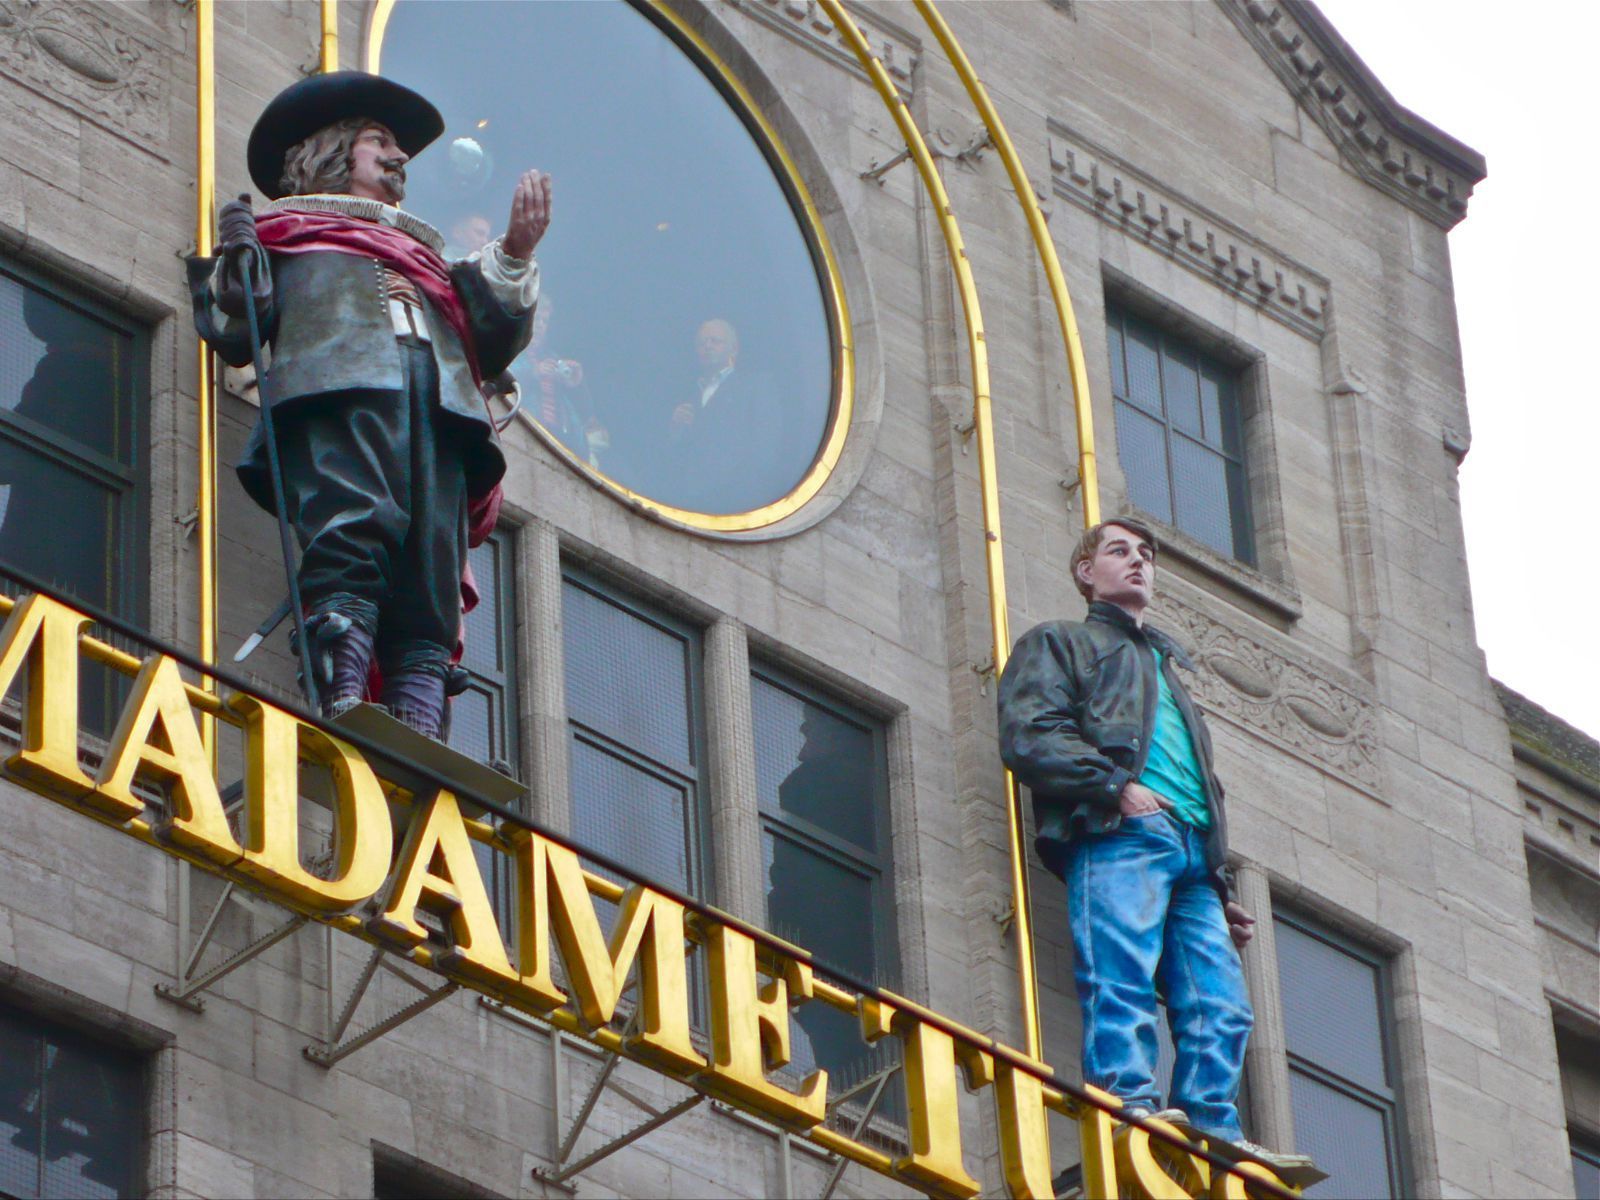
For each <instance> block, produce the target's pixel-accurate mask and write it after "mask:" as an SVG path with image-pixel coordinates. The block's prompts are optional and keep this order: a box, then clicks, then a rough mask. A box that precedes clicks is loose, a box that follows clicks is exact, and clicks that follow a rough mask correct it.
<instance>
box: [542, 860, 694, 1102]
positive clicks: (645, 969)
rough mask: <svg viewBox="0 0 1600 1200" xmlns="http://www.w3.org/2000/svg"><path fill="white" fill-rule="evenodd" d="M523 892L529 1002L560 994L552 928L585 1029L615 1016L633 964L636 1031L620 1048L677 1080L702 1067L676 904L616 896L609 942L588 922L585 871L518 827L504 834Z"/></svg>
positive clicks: (638, 894) (550, 1003)
mask: <svg viewBox="0 0 1600 1200" xmlns="http://www.w3.org/2000/svg"><path fill="white" fill-rule="evenodd" d="M512 842H513V845H514V846H515V848H516V849H515V853H516V857H517V871H518V876H519V879H520V881H521V892H522V929H521V937H520V942H519V948H518V958H519V959H520V960H521V965H522V984H523V986H524V987H525V988H526V989H527V991H528V993H529V994H531V995H532V997H533V999H534V1001H535V1003H536V1004H539V1005H541V1006H543V1007H547V1008H555V1007H556V1006H558V1005H559V1004H561V1003H562V1002H564V1001H565V999H566V997H565V996H564V995H563V994H562V993H561V990H560V989H559V988H557V987H556V986H555V983H554V982H553V980H552V979H551V975H550V929H551V928H552V927H554V930H555V937H556V942H557V944H558V945H559V946H560V947H561V960H562V962H563V963H565V964H566V968H567V977H568V978H569V979H570V980H571V983H572V991H573V993H574V996H575V998H576V1001H577V1005H576V1007H577V1011H578V1015H579V1017H580V1018H581V1019H582V1020H583V1022H584V1024H585V1025H587V1026H589V1028H591V1029H599V1028H600V1027H602V1026H604V1025H606V1024H608V1023H609V1022H610V1020H611V1018H612V1017H613V1016H614V1015H615V1014H616V1011H617V1001H618V1000H620V999H621V998H622V989H623V986H624V984H626V982H627V979H628V970H629V968H630V967H631V966H632V965H633V960H634V959H635V958H636V957H637V958H638V959H639V1003H640V1005H641V1006H642V1011H641V1012H640V1014H639V1020H638V1022H637V1023H636V1024H637V1027H638V1032H637V1033H634V1034H632V1035H630V1037H629V1039H628V1045H629V1047H630V1049H631V1050H632V1051H633V1052H634V1053H635V1054H637V1055H638V1056H639V1057H641V1058H645V1059H649V1060H650V1061H652V1062H654V1063H657V1064H659V1065H661V1066H663V1067H665V1068H667V1069H668V1070H671V1071H674V1072H677V1073H679V1074H682V1073H684V1072H688V1071H695V1070H698V1069H700V1068H701V1067H704V1066H705V1062H706V1060H705V1059H704V1058H702V1057H701V1056H700V1054H699V1052H698V1051H696V1050H695V1048H694V1043H693V1042H692V1041H690V1038H689V979H688V972H687V969H686V968H685V966H684V928H683V906H682V905H681V904H679V903H677V902H676V901H674V900H669V899H667V898H666V897H665V896H662V895H658V894H657V893H655V892H653V891H651V890H650V889H649V888H646V887H644V886H643V885H635V886H634V887H632V888H629V889H628V891H627V892H626V893H625V894H624V895H623V897H622V905H621V909H620V911H619V912H618V913H617V918H616V924H615V925H614V926H613V927H612V931H611V940H610V942H609V944H608V943H607V941H606V938H605V935H604V934H603V933H602V932H601V929H600V921H599V918H598V917H596V916H595V911H594V900H593V898H592V897H591V896H590V895H589V886H588V884H587V883H585V882H584V876H583V865H582V864H581V863H580V862H579V861H578V856H577V855H576V854H574V853H573V852H572V851H571V850H569V849H567V848H566V847H565V846H561V845H557V844H556V843H554V842H551V841H548V840H546V839H545V838H542V837H540V836H539V835H538V834H535V833H530V832H528V831H526V830H519V831H518V832H517V833H516V834H514V835H513V836H512Z"/></svg>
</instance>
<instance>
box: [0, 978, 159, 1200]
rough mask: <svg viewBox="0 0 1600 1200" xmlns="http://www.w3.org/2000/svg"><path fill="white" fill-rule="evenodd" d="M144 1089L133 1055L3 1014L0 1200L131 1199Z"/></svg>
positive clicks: (24, 1017)
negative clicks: (2, 1198) (56, 1199)
mask: <svg viewBox="0 0 1600 1200" xmlns="http://www.w3.org/2000/svg"><path fill="white" fill-rule="evenodd" d="M143 1088H144V1084H143V1071H142V1068H141V1066H140V1064H139V1061H138V1059H137V1058H135V1057H133V1056H132V1055H129V1054H126V1053H123V1052H121V1051H117V1050H112V1049H109V1048H108V1047H105V1046H101V1045H98V1044H97V1043H94V1042H91V1041H89V1040H88V1039H86V1038H83V1037H82V1036H81V1035H78V1034H75V1033H72V1032H69V1031H66V1030H62V1029H59V1028H57V1027H55V1026H53V1025H49V1024H46V1023H44V1022H41V1021H38V1020H36V1019H35V1018H32V1017H30V1016H28V1015H26V1014H23V1013H18V1012H14V1011H12V1010H10V1009H0V1193H3V1194H6V1195H12V1196H17V1197H19V1198H21V1197H28V1198H30V1200H31V1198H32V1197H36V1196H41V1197H42V1196H84V1197H93V1198H99V1197H113V1196H130V1195H133V1194H134V1193H135V1191H137V1190H138V1181H137V1178H136V1176H137V1172H138V1166H139V1159H140V1141H141V1129H142V1127H143V1116H144V1114H143V1109H144V1104H143Z"/></svg>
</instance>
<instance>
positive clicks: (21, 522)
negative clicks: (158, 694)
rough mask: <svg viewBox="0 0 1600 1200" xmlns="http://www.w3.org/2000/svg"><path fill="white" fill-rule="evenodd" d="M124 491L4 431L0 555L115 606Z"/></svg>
mask: <svg viewBox="0 0 1600 1200" xmlns="http://www.w3.org/2000/svg"><path fill="white" fill-rule="evenodd" d="M122 502H123V498H122V497H121V496H120V495H119V494H118V493H117V492H114V491H112V490H111V489H110V488H107V487H105V486H104V485H102V484H100V483H97V482H95V481H94V480H92V479H90V478H89V477H88V476H87V475H83V474H80V473H79V472H77V471H73V470H69V469H68V468H66V467H64V466H62V465H61V464H59V463H58V462H56V461H55V460H54V459H52V458H48V457H46V456H45V455H44V454H43V453H41V452H40V451H38V450H35V449H33V448H32V447H29V446H24V445H22V444H20V443H18V442H17V441H15V440H13V439H12V438H10V437H8V436H6V435H5V433H4V431H3V430H0V562H3V563H7V564H9V565H12V566H15V567H19V568H21V569H22V570H24V571H28V572H30V573H31V574H33V575H36V576H38V577H39V578H40V579H41V580H43V581H44V582H45V583H47V584H51V585H54V586H55V587H58V588H60V589H61V590H62V591H64V592H68V593H70V594H72V595H74V596H77V597H78V598H80V599H82V600H85V601H87V602H88V603H90V604H93V605H98V606H99V607H101V608H106V609H116V608H119V607H122V606H121V605H120V604H119V601H120V600H121V597H119V596H117V595H116V594H115V591H114V583H113V581H114V579H115V578H116V562H115V558H116V555H117V554H118V553H120V551H121V550H122V541H121V536H120V535H121V518H122V509H121V506H122Z"/></svg>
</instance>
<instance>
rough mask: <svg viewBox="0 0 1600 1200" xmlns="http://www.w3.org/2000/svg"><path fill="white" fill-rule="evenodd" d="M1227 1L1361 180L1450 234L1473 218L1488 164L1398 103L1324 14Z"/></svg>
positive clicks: (1260, 1)
mask: <svg viewBox="0 0 1600 1200" xmlns="http://www.w3.org/2000/svg"><path fill="white" fill-rule="evenodd" d="M1219 3H1220V4H1221V5H1222V9H1223V11H1224V12H1226V13H1227V14H1228V16H1230V17H1231V18H1233V22H1234V24H1235V25H1237V26H1238V27H1239V29H1240V30H1241V31H1242V32H1243V33H1244V35H1245V37H1246V38H1248V39H1249V41H1250V43H1251V44H1252V45H1253V46H1254V47H1255V48H1256V50H1257V52H1259V53H1260V55H1261V57H1262V58H1264V59H1265V60H1266V62H1267V65H1268V66H1269V67H1271V68H1272V70H1273V72H1274V73H1275V74H1276V75H1277V76H1278V78H1280V79H1282V80H1283V82H1284V83H1285V84H1286V85H1287V86H1288V88H1289V90H1290V91H1292V92H1293V93H1294V94H1295V95H1296V96H1298V97H1299V99H1300V103H1301V105H1302V106H1303V107H1304V108H1305V110H1306V112H1308V113H1309V114H1310V115H1311V117H1312V119H1313V120H1315V121H1316V122H1317V124H1318V125H1320V126H1321V127H1322V129H1323V131H1324V132H1325V133H1326V134H1327V135H1328V136H1329V137H1330V138H1332V139H1333V142H1334V144H1335V145H1336V146H1338V147H1339V150H1340V152H1341V153H1342V154H1343V155H1344V157H1345V160H1346V161H1347V162H1348V163H1349V164H1350V166H1351V167H1352V168H1353V169H1354V170H1355V172H1356V173H1357V174H1358V175H1360V176H1361V177H1362V178H1363V179H1365V180H1366V181H1367V182H1368V183H1371V184H1372V185H1373V186H1374V187H1377V188H1378V189H1380V190H1381V191H1384V192H1387V193H1389V195H1391V196H1394V197H1396V198H1397V199H1399V200H1401V201H1402V202H1403V203H1405V204H1406V205H1407V206H1408V207H1410V208H1413V209H1415V210H1416V211H1417V212H1419V213H1421V214H1422V215H1423V216H1425V217H1427V218H1428V219H1429V220H1430V221H1432V222H1433V223H1434V224H1435V225H1438V226H1441V227H1442V228H1444V229H1449V228H1450V227H1451V226H1453V225H1455V224H1456V222H1458V221H1460V220H1461V218H1462V217H1464V216H1466V215H1467V198H1468V197H1469V196H1471V195H1472V188H1473V185H1474V184H1476V183H1477V182H1478V181H1479V180H1480V179H1482V178H1483V177H1484V173H1485V168H1484V165H1483V159H1482V158H1481V157H1480V156H1479V155H1478V154H1477V153H1476V152H1475V151H1473V150H1471V149H1469V148H1468V147H1466V146H1464V145H1462V144H1461V143H1460V142H1458V141H1456V140H1455V139H1454V138H1452V137H1450V136H1448V135H1447V134H1444V133H1441V132H1440V131H1439V130H1437V129H1435V128H1433V126H1431V125H1429V124H1427V122H1425V121H1423V120H1421V119H1420V118H1418V117H1416V116H1415V115H1413V114H1412V113H1410V112H1408V111H1407V110H1405V109H1403V108H1401V107H1400V106H1399V105H1398V104H1396V103H1395V102H1394V100H1393V99H1392V98H1391V97H1390V96H1389V94H1388V92H1387V91H1386V90H1385V89H1384V87H1383V85H1382V84H1381V83H1379V82H1378V81H1377V79H1375V78H1374V77H1373V76H1372V74H1371V72H1369V71H1368V70H1367V68H1366V67H1365V66H1364V65H1363V64H1362V63H1361V61H1360V60H1359V59H1357V58H1356V57H1355V56H1354V55H1353V54H1351V53H1350V52H1349V49H1348V47H1346V46H1345V45H1344V43H1343V39H1341V38H1340V37H1339V36H1338V34H1336V33H1334V32H1333V30H1332V29H1331V28H1330V27H1329V26H1328V25H1327V22H1326V21H1325V20H1324V19H1323V18H1322V17H1321V16H1320V14H1317V13H1316V12H1314V11H1312V10H1310V9H1309V8H1308V7H1307V6H1302V5H1291V4H1287V3H1283V2H1282V0H1219Z"/></svg>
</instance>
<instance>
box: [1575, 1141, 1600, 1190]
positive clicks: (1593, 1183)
mask: <svg viewBox="0 0 1600 1200" xmlns="http://www.w3.org/2000/svg"><path fill="white" fill-rule="evenodd" d="M1569 1136H1571V1137H1572V1138H1573V1145H1572V1186H1573V1195H1574V1196H1576V1197H1577V1200H1600V1146H1586V1145H1582V1144H1580V1143H1579V1142H1578V1140H1577V1136H1576V1135H1575V1134H1574V1135H1569Z"/></svg>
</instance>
